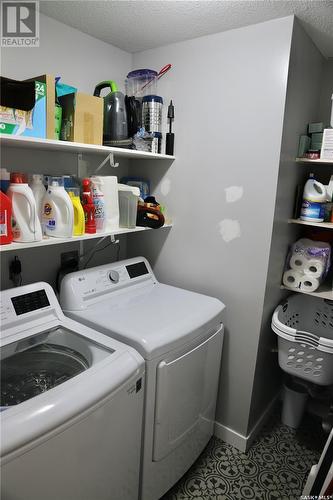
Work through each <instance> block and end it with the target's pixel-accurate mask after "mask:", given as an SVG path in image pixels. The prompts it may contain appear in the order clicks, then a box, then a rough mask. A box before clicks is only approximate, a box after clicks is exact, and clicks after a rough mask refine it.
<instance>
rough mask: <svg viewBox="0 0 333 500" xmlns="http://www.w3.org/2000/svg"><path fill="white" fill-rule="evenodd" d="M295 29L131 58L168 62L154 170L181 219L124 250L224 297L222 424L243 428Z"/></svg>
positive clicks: (271, 26)
mask: <svg viewBox="0 0 333 500" xmlns="http://www.w3.org/2000/svg"><path fill="white" fill-rule="evenodd" d="M292 28H293V18H292V17H287V18H283V19H278V20H274V21H270V22H266V23H263V24H258V25H255V26H250V27H246V28H242V29H237V30H232V31H229V32H225V33H219V34H215V35H211V36H206V37H202V38H198V39H194V40H190V41H186V42H181V43H177V44H173V45H169V46H166V47H161V48H158V49H154V50H149V51H145V52H142V53H139V54H135V55H134V67H135V68H139V67H151V68H160V67H161V66H163V65H164V64H166V63H169V62H170V63H172V65H173V68H172V70H171V71H170V72H169V73H168V75H167V76H165V77H164V78H162V79H161V80H160V83H159V92H160V94H161V95H163V96H165V98H166V99H165V100H166V103H168V101H169V99H170V98H172V99H173V101H174V104H175V114H176V118H175V127H174V128H175V133H176V142H175V143H176V147H175V154H176V157H177V159H176V161H175V162H174V164H173V165H172V167H171V168H170V169H169V170H168V171H164V172H162V171H160V170H159V169H156V171H155V170H154V172H149V173H151V177H152V178H153V184H154V186H155V188H156V189H155V191H156V195H157V198H158V199H159V200H160V201H161V203H162V204H164V205H166V206H167V207H168V209H169V211H170V213H171V215H173V217H174V227H173V229H172V231H170V233H169V234H168V235H165V234H162V233H157V232H156V233H153V234H150V235H149V237H148V238H147V236H148V235H142V236H143V237H141V235H140V238H138V237H137V236H133V237H132V241H133V240H134V241H135V243H133V245H131V247H130V249H129V250H131V252H132V254H136V255H138V254H140V253H142V254H144V255H146V256H147V257H148V258H149V259H150V260H151V261H152V263H153V264H154V270H155V272H156V274H157V276H158V278H159V279H160V280H161V281H164V282H167V283H172V284H174V285H178V286H181V287H184V288H189V289H192V290H196V291H198V292H202V293H206V294H210V295H214V296H216V297H219V298H220V299H221V300H223V302H224V303H225V304H226V312H225V315H224V321H225V326H226V336H225V344H224V353H223V361H222V373H221V383H220V391H219V401H218V407H217V420H218V421H219V422H220V423H221V424H223V426H224V428H227V427H228V428H231V429H232V430H233V431H236V432H238V433H240V434H242V435H246V432H247V428H248V419H249V411H250V403H251V395H252V387H253V380H254V373H255V365H256V355H257V349H258V341H259V332H260V325H261V316H262V311H263V303H264V294H265V284H266V274H267V268H268V260H269V250H270V242H271V233H272V224H273V215H274V206H275V193H276V185H277V177H278V169H279V158H280V148H281V138H282V127H283V114H284V106H285V97H286V87H287V73H288V64H289V54H290V46H291V36H292ZM137 172H138V173H139V172H140V173H141V174H144V173H146V171H145V167H144V166H142V167H141V168H137ZM161 177H162V180H160V178H161ZM230 186H241V187H243V194H242V196H241V197H240V198H239V199H238V200H237V201H234V202H228V201H227V199H226V196H227V193H230V191H226V190H228V188H230ZM223 221H224V222H223ZM238 235H239V237H238ZM232 236H236V238H235V239H232Z"/></svg>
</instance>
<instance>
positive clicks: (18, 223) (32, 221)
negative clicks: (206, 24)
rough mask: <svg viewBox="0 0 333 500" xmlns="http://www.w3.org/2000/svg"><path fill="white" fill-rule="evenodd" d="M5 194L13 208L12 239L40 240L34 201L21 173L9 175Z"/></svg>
mask: <svg viewBox="0 0 333 500" xmlns="http://www.w3.org/2000/svg"><path fill="white" fill-rule="evenodd" d="M7 195H8V197H9V198H10V199H11V202H12V208H13V220H12V226H13V241H17V242H22V243H23V242H24V243H28V242H31V241H41V239H42V237H43V235H42V228H41V225H40V221H39V217H38V211H37V206H36V201H35V198H34V195H33V193H32V190H31V189H30V187H29V186H28V184H27V182H25V179H24V175H23V174H20V173H12V174H11V175H10V185H9V187H8V190H7Z"/></svg>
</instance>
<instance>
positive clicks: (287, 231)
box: [248, 21, 328, 432]
mask: <svg viewBox="0 0 333 500" xmlns="http://www.w3.org/2000/svg"><path fill="white" fill-rule="evenodd" d="M323 66H324V58H323V56H322V55H321V54H320V52H319V51H318V49H317V48H316V46H315V45H314V43H313V42H312V40H311V39H310V38H309V36H308V35H307V34H306V33H305V31H304V30H303V28H302V27H301V26H300V24H299V23H298V22H297V21H296V22H295V24H294V30H293V39H292V49H291V56H290V67H289V75H288V87H287V101H286V107H285V115H284V124H283V137H282V146H281V158H280V168H279V179H278V186H277V193H276V203H275V213H274V225H273V236H272V243H271V251H270V258H269V268H268V276H267V283H266V293H265V302H264V309H263V316H262V325H261V333H260V339H259V346H258V354H257V362H256V372H255V378H254V383H253V392H252V401H251V412H250V418H249V425H248V432H250V431H251V429H252V428H253V427H254V426H255V424H256V422H257V421H258V419H259V418H260V416H261V414H262V412H263V411H264V409H265V408H266V406H267V405H268V403H269V402H270V400H271V399H272V397H273V395H274V394H275V393H276V391H278V390H279V387H280V385H281V378H282V372H281V370H280V368H279V366H278V363H277V353H276V352H274V349H275V348H276V345H277V341H276V335H275V334H274V333H273V332H272V330H271V326H270V325H271V319H272V314H273V311H274V309H275V308H276V306H277V305H278V304H279V302H281V300H282V299H283V297H286V296H288V295H290V292H286V291H282V290H281V289H280V284H281V276H282V272H283V268H284V263H285V258H286V254H287V250H288V246H289V245H290V244H291V243H293V242H294V241H296V240H297V239H298V237H299V235H300V234H301V232H302V230H301V229H300V228H299V226H297V225H294V224H288V223H287V221H288V219H290V218H292V217H293V208H294V200H295V188H296V185H297V184H304V182H305V180H306V177H307V175H308V169H307V168H306V167H304V165H298V164H296V163H295V158H296V156H297V151H298V142H299V137H300V135H301V134H304V133H306V128H307V124H308V123H309V122H311V121H312V122H316V121H321V120H322V118H321V113H320V109H319V98H320V94H321V85H322V82H323ZM312 168H313V167H312ZM326 171H327V169H326ZM323 180H324V179H323ZM327 183H328V178H326V179H325V184H327ZM305 229H306V228H305ZM303 231H304V228H303Z"/></svg>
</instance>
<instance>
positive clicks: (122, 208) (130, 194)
mask: <svg viewBox="0 0 333 500" xmlns="http://www.w3.org/2000/svg"><path fill="white" fill-rule="evenodd" d="M118 197H119V226H120V227H127V228H129V229H133V228H135V226H136V214H137V210H138V201H139V197H140V189H139V188H137V187H134V186H127V184H118Z"/></svg>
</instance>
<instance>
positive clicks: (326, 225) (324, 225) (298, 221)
mask: <svg viewBox="0 0 333 500" xmlns="http://www.w3.org/2000/svg"><path fill="white" fill-rule="evenodd" d="M288 223H289V224H301V225H303V226H314V227H319V228H322V229H333V222H311V221H307V220H301V219H289V220H288Z"/></svg>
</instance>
